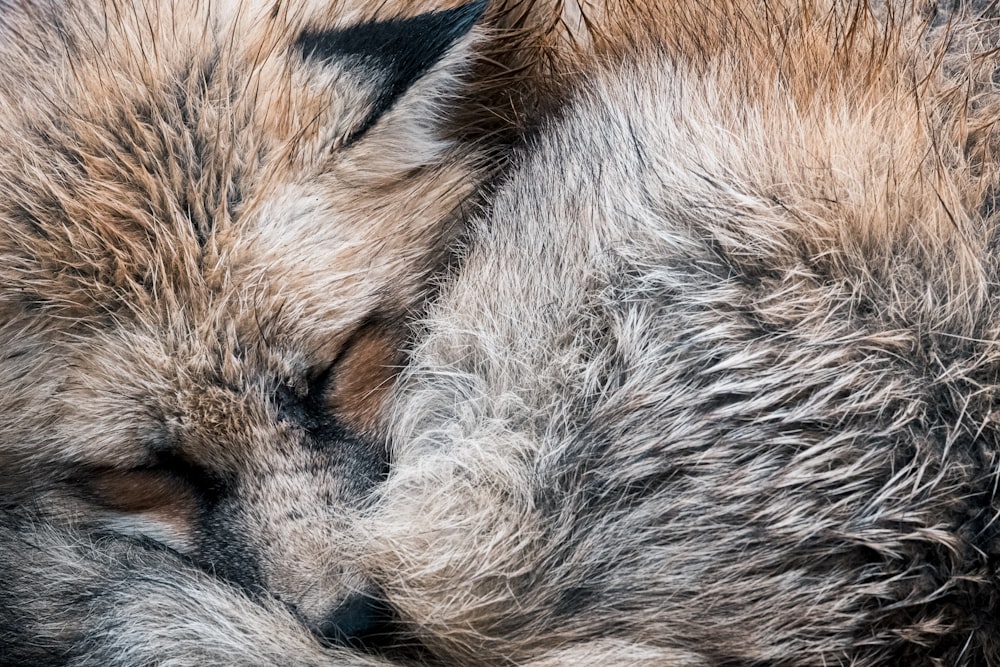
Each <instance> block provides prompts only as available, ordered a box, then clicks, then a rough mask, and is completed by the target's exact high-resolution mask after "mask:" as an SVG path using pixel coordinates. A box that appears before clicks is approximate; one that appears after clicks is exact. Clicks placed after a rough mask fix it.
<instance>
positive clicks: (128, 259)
mask: <svg viewBox="0 0 1000 667" xmlns="http://www.w3.org/2000/svg"><path fill="white" fill-rule="evenodd" d="M335 4H336V3H335ZM339 4H342V5H344V6H343V7H340V6H339V5H337V6H336V7H335V8H334V9H336V10H337V11H333V10H331V9H330V3H326V10H325V12H319V11H318V10H317V8H316V7H310V6H309V5H305V6H303V7H300V8H298V9H297V10H296V11H295V12H294V13H293V12H292V11H291V10H289V9H288V8H287V6H286V5H283V4H280V3H275V4H273V5H271V4H267V5H266V6H264V5H259V4H254V3H232V6H229V5H226V4H225V3H214V4H213V3H192V6H191V7H190V8H189V7H187V3H180V2H160V3H153V4H130V3H126V2H112V3H105V4H104V6H103V13H102V12H101V11H94V12H92V13H90V14H87V13H86V12H84V13H82V14H81V15H80V16H77V15H75V14H74V15H73V16H72V17H69V18H67V17H62V24H61V27H58V28H51V29H50V28H47V27H45V26H44V25H43V26H38V25H35V24H34V23H32V24H31V25H30V30H29V29H25V30H24V31H23V32H22V33H17V34H18V38H17V39H13V40H12V43H11V44H8V45H7V46H6V47H0V48H4V49H5V50H6V51H8V53H9V55H10V60H11V62H13V63H14V64H15V65H16V66H15V67H12V68H11V69H12V70H14V71H21V72H24V73H25V74H24V76H23V77H22V79H23V80H18V79H17V78H16V77H7V80H6V81H4V82H3V85H4V88H5V89H6V90H4V91H3V92H4V93H6V94H5V95H3V97H4V98H5V100H6V104H0V118H3V120H4V123H3V126H4V128H6V129H5V130H4V135H5V136H4V140H5V143H6V144H7V145H8V146H10V149H9V150H6V151H4V153H3V154H0V187H2V188H3V190H4V191H5V192H6V193H8V195H9V197H8V201H7V202H6V205H5V206H4V208H6V209H7V210H5V211H0V213H2V214H3V217H5V218H7V220H8V221H9V224H8V225H6V226H7V227H8V229H7V230H6V234H5V235H6V237H7V238H6V239H0V252H2V253H3V254H4V255H6V256H8V257H9V258H10V260H11V261H10V263H9V266H8V271H6V272H5V273H6V274H7V275H6V276H4V278H5V280H4V281H3V283H4V284H5V286H7V287H8V288H9V290H8V294H7V298H6V299H3V300H6V301H11V300H14V301H17V302H19V303H20V304H21V306H22V307H23V306H28V307H29V308H35V309H43V310H46V311H47V312H49V313H51V312H53V311H58V312H59V313H61V314H63V315H68V316H69V317H72V318H75V319H77V320H80V319H87V318H94V317H98V316H105V315H107V314H109V313H113V314H114V315H115V317H117V318H119V319H120V318H122V317H125V316H126V314H125V313H124V312H123V311H126V310H127V311H130V312H131V314H133V315H135V314H139V315H140V316H142V317H145V318H148V317H151V316H154V313H153V311H154V310H160V311H163V310H166V311H167V312H169V313H171V314H172V315H171V316H173V317H176V316H177V313H178V312H183V311H185V310H187V311H195V310H197V317H198V318H200V319H205V318H206V314H207V313H208V312H210V311H211V312H218V311H225V310H227V309H229V310H234V309H240V308H243V307H244V306H246V305H247V304H248V303H253V304H255V305H256V306H257V311H258V313H257V314H258V318H259V316H260V313H261V312H267V313H272V312H275V311H276V308H275V307H274V306H276V305H279V304H280V303H282V302H284V301H285V300H286V299H287V297H286V296H284V295H283V294H282V292H287V291H289V290H295V291H296V293H297V299H298V300H299V301H300V302H301V303H302V304H303V305H301V306H300V307H299V308H298V309H297V310H296V312H297V313H298V314H299V315H302V316H304V317H307V318H308V317H312V320H311V321H310V322H309V324H310V326H321V324H320V323H321V321H323V320H326V321H333V322H336V321H338V320H339V319H340V315H341V313H331V312H330V310H331V306H332V304H333V303H334V300H333V299H331V296H332V295H337V299H336V301H337V302H340V303H349V304H350V307H349V309H348V310H350V312H352V313H354V312H357V311H358V310H363V309H364V308H366V307H368V306H369V303H368V302H371V301H373V300H374V299H375V298H376V295H377V298H384V297H385V295H386V293H391V292H393V291H397V292H403V293H405V292H406V291H407V289H409V288H410V287H411V285H410V284H409V283H408V281H407V280H406V279H405V278H402V276H403V275H404V274H408V275H415V274H419V273H420V268H422V267H417V268H414V262H417V263H420V262H422V261H423V257H424V256H425V255H426V252H427V250H428V248H431V247H433V246H434V244H435V242H436V241H437V240H438V237H439V236H440V234H441V233H443V230H442V228H441V226H440V222H441V221H442V219H445V218H447V217H448V215H449V213H450V209H451V208H453V207H454V206H456V205H457V203H458V202H459V201H460V200H461V197H462V193H463V192H467V191H468V189H469V187H468V185H462V184H457V187H456V180H457V179H462V178H463V176H464V174H465V173H466V170H465V168H464V167H463V166H457V165H456V166H455V167H454V168H452V169H450V170H449V169H446V168H445V169H444V170H443V171H442V170H441V169H439V170H438V171H437V172H434V173H431V174H428V175H427V177H426V178H421V177H420V173H421V171H424V172H426V171H427V165H428V163H429V162H431V161H432V160H433V159H434V158H436V157H437V155H436V154H435V151H437V150H439V149H440V148H441V145H440V142H437V143H435V141H433V140H432V141H426V140H424V139H425V137H420V136H410V137H408V138H409V139H410V140H411V141H410V144H411V145H409V146H407V150H406V151H403V150H400V147H401V146H402V145H403V143H402V142H401V141H400V140H399V139H400V138H399V137H395V136H393V135H392V131H391V130H386V129H384V128H378V129H377V131H374V132H372V133H371V134H372V135H374V137H373V138H366V141H363V142H359V145H355V146H352V147H351V150H342V149H343V146H342V144H343V142H344V141H345V140H346V139H348V138H350V137H351V136H353V135H352V132H356V131H357V130H358V128H363V127H365V123H367V122H369V119H370V115H371V112H372V108H373V107H377V106H379V105H383V104H384V100H383V99H382V97H384V95H383V94H382V93H380V92H378V91H377V90H375V88H377V87H378V86H379V85H382V84H384V81H381V79H380V77H381V76H382V75H381V74H380V73H379V72H376V71H373V70H371V69H370V68H366V67H364V66H360V67H359V66H358V58H357V57H356V54H353V55H352V54H348V57H347V58H346V59H345V61H344V62H345V64H344V66H343V67H341V66H340V65H339V64H338V62H337V58H335V57H313V56H314V55H315V54H313V53H312V51H311V50H310V49H309V48H306V47H304V46H303V44H302V43H301V40H300V37H301V35H302V34H303V32H302V31H303V30H307V29H308V30H309V31H312V33H311V34H315V33H316V31H317V30H319V29H320V28H325V27H328V26H331V25H332V26H339V25H343V24H344V23H345V21H348V20H351V19H352V17H356V16H357V15H358V12H351V11H348V10H349V9H350V8H349V7H347V5H346V3H339ZM227 7H228V9H227ZM188 10H190V12H191V13H193V16H187V15H185V17H184V20H183V21H181V14H183V13H185V12H187V11H188ZM339 10H344V11H343V12H339ZM310 12H311V14H310ZM338 12H339V13H338ZM110 14H116V15H115V16H113V17H111V18H109V15H110ZM330 16H335V17H336V20H334V19H333V18H330ZM345 17H346V18H345ZM33 18H35V19H38V17H37V16H35V17H33ZM317 26H319V27H320V28H317ZM28 33H30V37H29V36H26V35H27V34H28ZM237 35H238V39H237ZM35 41H41V42H43V43H46V42H47V43H46V44H45V45H46V46H47V47H49V48H47V49H45V50H44V51H39V50H38V49H37V48H29V46H28V45H27V44H28V42H35ZM362 65H364V63H362ZM53 69H54V70H55V73H53ZM25 82H27V83H25ZM19 91H20V92H19ZM19 94H20V95H21V96H23V97H24V99H25V102H24V103H23V104H20V105H14V104H13V103H12V102H13V100H14V98H15V96H17V95H19ZM400 125H402V124H400ZM401 129H403V130H409V129H412V128H410V127H405V128H401ZM423 133H424V134H427V132H426V127H425V128H423ZM416 134H418V135H419V134H420V133H419V132H418V133H416ZM387 147H388V149H387ZM424 148H426V150H425V149H424ZM387 154H389V155H390V156H396V155H398V156H399V160H398V164H394V163H393V161H392V160H391V158H387V157H386V155H387ZM432 171H433V170H432ZM415 175H416V176H415ZM464 180H468V179H464ZM449 190H451V192H449ZM390 276H391V282H392V285H391V287H390V286H389V285H388V283H389V282H390V278H389V277H390ZM275 283H277V284H276V285H275ZM310 286H312V287H310ZM15 294H16V297H15V296H13V295H15ZM154 296H155V298H154ZM314 296H315V297H316V298H317V299H318V303H319V304H322V305H312V306H310V305H309V303H310V300H311V298H312V297H314ZM3 300H0V301H3ZM402 300H403V299H400V301H402ZM220 304H222V305H220ZM178 305H181V306H183V308H178V307H177V306H178ZM291 315H292V313H291V312H290V311H288V310H286V311H285V313H284V317H283V319H284V320H285V321H288V320H291V319H293V318H292V317H291ZM155 316H159V317H162V316H164V315H163V314H162V313H161V314H159V315H155Z"/></svg>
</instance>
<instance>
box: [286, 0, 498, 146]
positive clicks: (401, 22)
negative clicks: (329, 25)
mask: <svg viewBox="0 0 1000 667" xmlns="http://www.w3.org/2000/svg"><path fill="white" fill-rule="evenodd" d="M487 2H488V0H475V1H474V2H470V3H467V4H465V5H462V6H460V7H456V8H454V9H448V10H443V11H437V12H429V13H426V14H420V15H417V16H414V17H411V18H403V19H391V20H387V21H371V22H368V23H361V24H358V25H354V26H350V27H347V28H339V29H334V30H307V31H305V32H303V33H302V35H301V36H299V38H298V40H297V41H296V46H297V47H298V48H299V49H300V50H301V52H302V57H303V58H305V59H306V60H315V61H319V62H322V63H326V62H330V63H334V62H335V63H338V64H340V65H341V66H345V67H347V68H357V69H360V70H362V71H363V72H364V73H365V74H366V75H367V76H366V78H370V79H374V80H375V81H376V82H377V83H376V86H377V89H376V91H375V99H374V103H373V109H372V112H371V114H370V115H369V117H368V119H367V121H366V122H365V123H364V126H363V127H362V128H359V129H358V131H356V132H355V134H361V133H363V132H364V130H366V129H368V127H370V126H371V125H372V124H374V122H375V121H376V120H377V119H378V117H379V116H381V115H382V114H383V113H384V112H385V111H387V110H388V109H389V108H390V107H392V105H393V103H395V101H396V100H397V99H399V97H400V96H402V95H403V94H404V93H405V92H406V91H407V90H408V89H409V87H410V86H411V85H412V84H413V83H414V82H416V81H417V80H418V79H420V77H422V76H423V75H424V74H426V73H427V72H428V70H430V69H431V68H432V67H433V66H434V65H435V64H436V63H437V62H438V61H440V60H441V59H442V58H444V56H445V55H447V53H448V51H449V49H450V48H451V47H452V46H453V45H454V44H455V43H456V42H457V41H458V40H460V39H461V38H462V37H464V36H465V35H466V34H468V32H469V31H470V30H471V29H472V26H473V25H475V23H476V21H477V20H478V19H479V17H480V16H481V15H482V13H483V10H484V9H485V8H486V5H487Z"/></svg>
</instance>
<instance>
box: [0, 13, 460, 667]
mask: <svg viewBox="0 0 1000 667" xmlns="http://www.w3.org/2000/svg"><path fill="white" fill-rule="evenodd" d="M458 4H459V3H452V4H451V6H452V7H455V6H456V5H458ZM440 8H441V5H440V4H439V5H434V4H433V3H412V6H411V7H410V8H409V9H407V8H406V7H402V6H399V5H384V6H381V7H379V6H376V5H372V4H370V3H352V2H322V3H320V2H313V3H298V4H288V3H274V2H264V1H261V2H252V1H250V0H246V1H242V0H241V1H235V2H223V1H219V2H185V1H183V0H164V1H162V2H155V3H150V2H145V1H139V0H136V1H135V2H132V1H130V0H110V1H108V2H82V1H79V2H77V1H74V2H69V3H62V2H46V1H39V2H24V3H16V4H14V5H10V6H7V5H4V6H2V7H0V61H2V62H4V63H5V66H4V68H3V70H2V72H0V145H2V147H3V149H2V150H0V192H2V193H3V196H2V197H0V404H2V405H3V410H2V411H0V466H2V467H3V469H4V471H5V472H4V476H3V479H2V480H0V502H2V506H3V508H4V509H5V510H9V511H11V512H12V513H13V515H14V516H15V517H20V518H10V517H6V515H5V520H8V522H9V523H12V524H13V523H18V522H20V521H28V522H29V523H30V522H41V523H42V525H43V526H44V525H46V524H51V526H53V527H60V528H65V529H67V530H71V531H79V533H78V535H80V536H81V537H77V538H72V537H67V540H70V541H72V540H75V539H84V540H85V539H87V536H89V535H92V534H95V533H100V532H105V531H111V532H113V533H115V534H120V535H128V536H135V537H140V538H147V539H152V540H155V541H158V542H162V543H163V544H165V545H167V546H169V547H170V548H171V549H174V550H176V551H178V552H180V553H181V554H184V555H185V556H187V557H189V558H190V559H191V560H192V561H193V562H194V563H196V564H198V565H199V566H201V567H202V568H204V569H205V570H206V571H211V572H214V573H216V574H217V575H219V577H220V578H223V579H226V580H229V581H231V582H234V583H236V584H238V585H241V586H243V587H245V588H246V589H247V590H248V591H251V592H255V593H262V594H268V595H271V596H273V597H275V598H277V599H279V600H281V601H283V602H284V603H286V604H287V605H288V606H289V608H291V609H293V610H294V611H295V613H297V614H298V615H299V617H300V618H301V619H302V620H303V621H305V622H306V623H307V624H308V625H309V626H310V627H312V628H313V629H314V630H316V631H317V632H318V633H320V634H330V633H333V632H334V631H335V630H336V627H333V629H331V624H332V625H333V626H336V625H337V623H336V622H335V621H330V620H329V619H330V618H338V617H339V616H338V613H339V612H337V609H338V605H340V604H341V603H342V602H343V601H345V600H347V601H351V600H356V599H359V598H358V596H362V597H363V596H369V595H372V593H373V591H372V588H371V584H370V583H368V582H366V581H365V580H364V578H363V577H362V576H361V574H360V573H359V572H358V571H357V568H356V567H354V566H353V564H352V561H353V559H352V557H351V555H350V554H351V553H352V549H353V546H352V543H351V539H350V538H349V531H348V527H349V525H350V522H351V521H352V518H351V517H352V516H353V515H354V514H356V513H357V512H359V511H360V510H361V508H363V507H364V506H366V505H367V504H368V503H369V502H370V498H369V495H370V492H371V489H372V488H373V485H374V484H375V483H376V482H377V481H378V480H379V479H380V477H381V476H382V475H384V470H385V466H386V465H387V461H386V452H385V448H384V444H383V442H382V437H381V436H380V431H379V429H378V425H377V424H376V423H375V419H374V418H373V417H372V415H373V413H374V412H375V411H376V410H377V409H378V404H379V401H380V400H381V396H382V394H383V392H384V389H383V387H384V386H385V385H386V384H388V383H390V382H391V379H392V375H393V373H394V369H395V368H396V367H397V366H398V365H399V363H400V359H399V355H398V352H397V351H398V350H399V349H400V348H401V347H402V345H403V342H404V340H405V337H406V335H407V333H406V329H405V327H404V326H403V325H402V324H400V323H398V322H401V320H403V319H404V318H405V317H406V316H407V315H408V314H410V313H411V312H412V311H415V310H416V309H418V308H419V306H420V302H421V300H422V298H423V295H424V292H425V290H426V278H427V275H428V274H429V273H430V272H431V271H432V270H433V269H434V268H435V267H436V266H437V265H438V263H439V262H440V261H441V259H442V257H443V255H444V248H445V247H446V245H447V241H448V239H449V238H450V237H451V236H452V235H453V231H454V227H455V220H456V211H457V209H458V207H459V206H460V205H461V204H463V203H464V202H465V201H466V199H467V198H468V197H469V196H470V194H471V193H472V192H473V191H474V189H475V187H476V183H477V178H478V176H477V170H476V168H475V166H474V163H475V158H474V156H473V151H472V150H471V149H470V148H469V147H467V146H465V147H462V146H459V145H457V144H456V143H454V142H452V141H449V140H448V139H446V138H445V137H444V136H443V132H442V131H441V130H440V129H439V128H438V125H439V123H438V122H437V118H438V117H439V116H440V115H441V114H442V112H443V109H444V108H445V107H446V106H447V105H449V104H454V103H456V100H457V96H458V92H459V80H458V78H457V74H459V73H460V72H462V71H463V70H464V69H465V64H464V62H465V60H466V59H467V58H466V57H465V56H463V55H462V54H463V53H464V52H465V50H466V49H467V47H468V44H469V41H470V40H469V39H468V38H465V37H463V35H464V34H465V31H467V30H468V27H469V24H468V22H466V23H465V24H463V27H462V28H461V29H460V30H459V29H457V28H456V29H454V32H453V33H450V32H446V34H447V35H449V36H448V39H449V40H453V42H454V43H453V44H452V46H453V48H451V49H447V50H445V51H442V52H441V53H437V52H434V53H431V55H430V56H428V57H431V58H433V60H430V61H428V64H427V66H428V67H429V68H430V69H429V70H427V71H419V72H417V73H416V74H414V75H413V76H414V77H415V78H413V79H410V80H405V81H403V82H402V83H403V84H405V86H404V87H400V88H393V87H392V86H395V85H396V84H394V83H393V82H392V81H391V80H387V79H385V77H388V76H390V75H392V70H391V69H388V68H387V69H385V70H383V69H379V68H380V67H382V63H383V61H382V60H379V56H378V54H377V53H376V55H373V56H368V55H365V54H362V56H355V55H351V54H347V55H343V56H340V55H338V53H337V52H336V51H334V52H332V55H330V56H329V57H328V58H327V57H325V56H324V57H323V58H320V57H319V56H315V57H314V56H313V55H311V54H310V53H309V52H307V51H305V50H304V48H305V47H302V46H301V44H303V43H305V42H302V40H304V39H305V36H306V35H308V34H310V31H311V32H312V33H317V32H321V33H323V34H326V33H330V32H331V31H334V30H352V29H354V30H357V29H359V28H357V27H356V26H358V25H359V24H361V25H362V26H363V25H364V24H366V22H370V21H390V20H402V19H405V18H407V17H412V16H414V15H429V14H427V12H430V11H431V10H435V9H440ZM470 11H471V10H470ZM470 15H471V16H472V17H473V18H474V17H475V14H470ZM442 16H444V15H442ZM456 16H458V15H456ZM442 20H443V19H442ZM463 20H466V19H463ZM438 29H440V30H443V31H448V30H452V27H451V26H448V25H445V26H442V27H440V28H438ZM373 34H376V35H377V34H378V33H377V32H375V33H373ZM422 38H423V39H424V40H425V41H424V42H420V41H413V40H410V44H411V46H412V45H417V47H420V46H424V47H426V48H430V47H429V46H427V45H433V42H432V41H430V40H428V39H427V38H428V34H427V33H424V34H423V35H422ZM448 43H451V42H442V44H443V45H445V46H446V45H447V44H448ZM403 46H404V45H403V44H402V43H400V42H396V43H393V44H372V48H373V49H376V48H377V49H381V50H383V51H386V52H391V50H392V49H399V48H403ZM352 48H353V47H352ZM442 48H444V46H442ZM407 57H410V56H407ZM413 57H414V58H416V57H422V56H420V54H418V56H413ZM386 72H388V73H386ZM382 87H388V88H387V89H388V91H389V92H387V93H384V91H383V90H382ZM380 95H392V96H394V97H392V98H391V99H390V98H385V99H386V100H389V101H390V102H391V105H389V106H387V108H385V109H382V108H381V107H380V106H379V105H380V104H382V103H383V102H382V100H383V98H382V97H380ZM378 113H381V115H374V116H373V115H372V114H378ZM369 118H376V119H377V120H376V121H375V122H374V124H370V122H369ZM369 125H370V126H369ZM375 320H379V321H385V322H397V324H394V325H393V326H391V327H389V326H386V327H383V328H381V329H380V330H379V331H378V332H377V336H374V337H373V336H371V335H369V334H367V333H365V332H368V331H369V330H370V323H371V322H372V321H375ZM22 515H26V516H22ZM73 534H74V533H72V532H71V533H69V535H73ZM45 539H47V538H46V537H40V538H39V540H41V541H44V540H45ZM5 546H6V547H10V548H12V543H10V542H9V543H8V544H6V545H5ZM15 553H18V552H15ZM8 556H9V554H8ZM15 558H18V559H20V561H21V562H20V565H23V566H25V567H27V566H30V562H29V561H30V560H31V558H32V556H31V554H30V552H26V553H18V555H17V556H15ZM80 585H81V587H82V586H84V583H83V582H81V584H80ZM26 594H27V592H26V591H17V590H7V591H5V594H4V595H0V597H5V602H4V603H0V604H3V605H5V606H6V605H9V606H10V607H11V608H12V609H16V608H18V607H19V606H21V604H22V603H20V602H18V600H19V596H24V595H26ZM365 613H366V612H365ZM81 615H83V614H82V613H81ZM341 616H342V614H341ZM11 622H13V621H11ZM355 625H356V624H355ZM3 626H4V619H3V618H0V643H2V642H3V637H9V635H8V634H4V633H5V631H6V629H5V628H4V627H3ZM16 632H23V634H24V635H26V636H30V635H31V634H32V632H33V630H31V629H26V630H23V631H22V630H17V631H16ZM334 638H336V637H334ZM39 642H40V643H44V642H42V640H39ZM24 659H28V658H24Z"/></svg>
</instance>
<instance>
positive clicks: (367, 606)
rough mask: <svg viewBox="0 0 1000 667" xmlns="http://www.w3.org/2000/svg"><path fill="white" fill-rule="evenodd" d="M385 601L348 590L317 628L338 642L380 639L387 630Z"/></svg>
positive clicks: (364, 642) (349, 643)
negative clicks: (347, 593) (347, 594)
mask: <svg viewBox="0 0 1000 667" xmlns="http://www.w3.org/2000/svg"><path fill="white" fill-rule="evenodd" d="M390 617H391V614H390V612H389V608H388V605H386V604H385V603H384V602H383V601H382V600H381V599H379V597H377V596H376V595H373V594H371V593H351V594H350V595H349V596H348V597H347V598H345V599H344V600H343V601H342V602H341V603H340V604H339V605H338V606H337V607H336V608H335V609H334V610H333V611H331V612H330V613H329V614H327V615H326V617H325V618H323V620H322V621H321V622H320V624H319V627H318V629H317V632H318V634H319V635H320V636H322V637H323V638H325V639H327V640H329V641H331V642H333V643H336V644H341V645H346V646H359V645H370V644H373V643H374V644H377V643H379V640H380V638H381V639H385V637H386V636H387V635H388V634H389V630H388V626H389V623H390Z"/></svg>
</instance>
